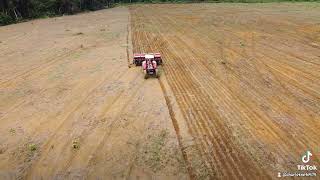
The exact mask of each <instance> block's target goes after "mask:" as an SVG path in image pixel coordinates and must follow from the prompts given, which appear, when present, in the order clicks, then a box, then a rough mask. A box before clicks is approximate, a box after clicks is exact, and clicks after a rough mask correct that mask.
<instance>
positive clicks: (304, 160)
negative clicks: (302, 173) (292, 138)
mask: <svg viewBox="0 0 320 180" xmlns="http://www.w3.org/2000/svg"><path fill="white" fill-rule="evenodd" d="M311 156H312V154H311V152H310V151H307V153H306V154H305V155H303V156H302V158H301V159H302V162H304V163H308V162H309V161H310V157H311Z"/></svg>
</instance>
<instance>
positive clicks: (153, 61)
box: [133, 53, 162, 79]
mask: <svg viewBox="0 0 320 180" xmlns="http://www.w3.org/2000/svg"><path fill="white" fill-rule="evenodd" d="M133 64H135V65H136V66H142V68H143V71H144V73H145V79H147V78H149V77H151V76H152V77H156V78H158V67H157V66H158V65H161V64H162V59H161V54H160V53H149V54H133Z"/></svg>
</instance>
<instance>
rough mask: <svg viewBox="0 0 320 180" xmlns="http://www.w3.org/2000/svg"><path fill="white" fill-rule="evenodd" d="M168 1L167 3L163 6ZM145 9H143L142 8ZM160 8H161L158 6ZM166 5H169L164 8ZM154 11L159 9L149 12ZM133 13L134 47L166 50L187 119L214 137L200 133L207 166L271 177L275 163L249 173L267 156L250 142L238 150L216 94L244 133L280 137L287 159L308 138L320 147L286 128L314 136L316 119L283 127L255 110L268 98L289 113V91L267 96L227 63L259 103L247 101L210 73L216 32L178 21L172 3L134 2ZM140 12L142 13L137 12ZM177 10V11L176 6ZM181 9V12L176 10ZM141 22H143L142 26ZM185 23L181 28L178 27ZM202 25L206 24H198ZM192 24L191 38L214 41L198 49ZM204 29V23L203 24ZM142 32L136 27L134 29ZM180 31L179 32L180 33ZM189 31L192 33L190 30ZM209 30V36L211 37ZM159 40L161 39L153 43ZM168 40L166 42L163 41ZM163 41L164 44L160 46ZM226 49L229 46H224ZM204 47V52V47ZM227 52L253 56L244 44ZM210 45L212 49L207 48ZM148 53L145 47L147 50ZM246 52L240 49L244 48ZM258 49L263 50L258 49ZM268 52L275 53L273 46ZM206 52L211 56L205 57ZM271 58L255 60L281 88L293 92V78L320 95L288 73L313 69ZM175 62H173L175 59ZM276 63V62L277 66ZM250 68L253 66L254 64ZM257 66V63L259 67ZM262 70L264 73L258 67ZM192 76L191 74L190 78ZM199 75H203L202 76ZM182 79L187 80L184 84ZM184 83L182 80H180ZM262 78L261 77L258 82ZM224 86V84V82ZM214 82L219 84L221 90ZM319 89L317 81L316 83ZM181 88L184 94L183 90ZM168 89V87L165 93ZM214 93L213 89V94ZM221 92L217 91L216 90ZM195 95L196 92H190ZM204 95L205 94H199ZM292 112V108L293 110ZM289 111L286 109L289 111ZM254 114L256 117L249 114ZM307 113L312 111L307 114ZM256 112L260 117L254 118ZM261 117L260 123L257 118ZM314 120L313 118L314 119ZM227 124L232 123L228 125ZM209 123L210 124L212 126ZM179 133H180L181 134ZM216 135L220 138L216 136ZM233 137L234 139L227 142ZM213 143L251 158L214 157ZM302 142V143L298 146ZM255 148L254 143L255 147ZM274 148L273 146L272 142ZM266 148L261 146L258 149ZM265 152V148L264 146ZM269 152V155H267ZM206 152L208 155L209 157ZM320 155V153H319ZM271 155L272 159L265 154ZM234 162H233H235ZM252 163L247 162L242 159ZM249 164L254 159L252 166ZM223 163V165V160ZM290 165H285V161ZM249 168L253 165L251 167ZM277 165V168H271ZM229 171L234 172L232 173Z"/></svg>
mask: <svg viewBox="0 0 320 180" xmlns="http://www.w3.org/2000/svg"><path fill="white" fill-rule="evenodd" d="M162 6H165V5H162ZM139 8H140V9H139ZM157 8H158V9H157ZM163 8H165V7H163ZM151 11H153V12H154V13H150V12H151ZM130 12H131V13H132V17H133V16H136V19H134V17H133V18H132V24H133V25H132V31H133V32H132V34H133V44H134V50H139V51H140V52H141V49H143V50H145V49H147V50H149V51H160V52H161V53H162V54H163V58H164V60H165V61H164V72H165V73H166V75H167V79H168V82H169V84H170V86H171V88H172V90H173V92H174V93H175V96H176V98H177V101H178V103H179V106H180V108H181V111H182V112H183V114H184V116H185V119H186V120H187V123H188V126H189V127H188V128H189V130H190V133H191V134H192V135H193V136H194V137H195V138H196V139H197V137H198V136H200V137H206V136H208V137H209V139H207V140H203V139H206V138H200V139H199V142H200V144H199V146H200V149H201V151H202V152H200V154H202V155H203V158H204V159H207V161H208V162H209V164H211V165H209V166H208V168H209V167H210V166H211V169H215V166H214V165H213V164H214V163H217V164H219V163H226V162H225V161H227V164H225V165H226V166H227V170H228V171H230V170H231V172H232V174H231V175H232V176H233V177H238V178H239V177H241V176H242V177H250V178H252V176H250V175H252V173H253V174H254V176H256V177H262V176H263V177H265V178H270V177H271V176H272V175H273V173H272V172H270V171H269V172H266V171H265V169H270V166H269V167H267V166H264V169H263V170H260V171H255V170H256V169H255V170H254V171H252V172H251V173H250V172H248V170H246V169H244V168H242V167H241V166H244V167H247V168H248V167H252V166H253V167H259V165H260V166H261V165H263V164H265V163H264V162H265V161H261V159H259V158H261V155H260V157H254V155H255V154H256V152H255V151H256V150H254V149H252V148H250V144H246V145H245V146H244V148H245V149H241V148H240V149H239V147H240V146H239V144H237V143H234V142H232V141H231V142H230V141H229V139H232V137H228V136H227V137H225V136H226V135H230V134H231V133H232V132H231V129H230V127H229V126H228V125H227V124H225V123H224V122H223V121H224V120H223V118H222V117H219V114H218V112H214V110H210V105H212V104H215V103H214V101H215V98H219V99H217V102H222V103H224V104H223V105H222V107H225V109H229V110H232V111H233V112H227V113H228V114H225V116H229V117H228V118H235V119H238V120H246V121H245V122H243V123H246V124H248V125H249V127H246V126H245V125H244V126H240V127H237V128H238V131H239V132H241V133H242V134H243V135H244V134H248V135H250V136H252V137H254V136H255V135H256V134H257V133H259V135H261V136H266V135H267V134H268V136H271V137H272V139H278V140H280V141H279V142H282V144H281V145H280V143H279V144H278V146H280V151H281V153H280V155H278V157H280V158H281V159H282V161H285V160H287V157H286V156H285V154H286V153H292V155H294V156H295V155H297V154H299V153H300V150H299V149H303V148H304V147H305V146H306V143H307V142H308V143H309V144H310V145H312V147H315V146H316V141H317V140H316V139H317V138H316V137H315V139H314V140H313V141H310V140H308V139H306V138H307V136H302V137H300V138H299V139H297V140H296V141H288V139H291V137H292V136H291V135H290V134H289V133H288V132H286V131H287V128H290V129H291V131H295V132H299V131H300V130H302V129H305V128H308V129H310V133H311V134H310V135H312V133H313V135H315V134H316V131H315V129H316V127H314V126H312V124H308V123H307V124H300V123H297V124H293V123H290V124H288V125H289V127H287V128H285V129H284V128H283V127H282V124H281V123H282V122H272V121H270V119H272V118H273V117H271V116H270V115H272V114H267V113H266V112H262V111H252V109H254V108H255V106H256V104H255V103H257V102H259V101H260V102H264V103H266V104H269V105H270V106H271V107H278V108H280V109H279V110H280V112H286V111H288V110H289V109H286V106H287V103H288V102H290V101H289V100H290V99H288V98H287V97H286V94H285V95H284V96H283V98H280V97H278V98H279V99H266V98H267V97H266V96H265V95H264V94H261V91H260V89H257V88H255V87H254V86H252V85H251V84H250V81H251V80H252V79H249V78H247V77H243V76H242V75H241V74H240V73H238V72H237V70H236V69H234V67H232V66H230V67H227V68H226V70H228V71H229V72H230V74H229V75H230V77H232V79H233V81H240V82H241V81H243V82H245V85H246V88H248V94H250V96H251V97H252V98H255V99H257V100H256V102H246V101H244V97H243V96H241V97H236V96H235V94H237V92H235V91H234V89H233V87H232V86H231V85H229V84H226V85H223V83H224V81H223V80H222V79H220V78H219V77H215V78H217V79H212V78H209V76H210V75H211V76H213V75H214V72H213V69H211V67H213V66H210V65H209V66H206V65H205V64H204V62H205V61H206V56H213V57H216V58H219V57H217V56H216V55H215V54H213V53H212V52H210V51H208V50H209V49H210V48H214V46H211V45H209V43H214V44H215V45H218V46H219V43H220V42H219V41H216V40H214V39H212V38H211V37H210V36H212V32H211V33H210V32H208V34H205V33H203V32H200V31H198V30H197V29H196V28H195V27H198V26H196V25H194V24H188V25H187V26H183V25H181V23H180V24H179V23H177V22H176V21H175V20H174V19H172V18H173V17H174V15H176V14H170V8H169V14H160V13H157V12H162V11H161V5H152V6H148V8H147V9H145V10H143V6H141V7H139V6H138V7H131V9H130ZM137 12H138V13H137ZM173 12H174V11H173ZM176 12H179V10H178V11H176ZM179 22H191V21H179ZM134 23H136V24H134ZM137 24H138V25H137ZM148 24H151V25H150V26H147V25H148ZM168 24H170V25H169V27H168V29H166V27H165V26H168ZM151 26H152V27H155V28H154V29H152V28H151V29H149V28H150V27H151ZM179 26H180V27H179ZM199 26H200V27H201V24H199ZM188 27H191V28H189V31H188V33H191V35H193V34H194V35H195V36H189V37H190V38H189V39H192V38H199V40H200V41H202V40H203V39H205V40H208V44H205V45H209V46H207V47H201V46H200V47H199V48H197V50H194V49H193V48H194V46H191V45H192V42H189V41H188V39H187V38H185V36H183V35H184V33H185V31H184V28H188ZM199 29H201V28H199ZM223 30H225V31H226V32H227V35H228V37H229V38H231V39H237V40H239V39H240V40H241V39H242V38H241V37H240V36H238V35H237V34H235V33H233V32H232V31H230V30H229V29H223ZM135 31H137V32H135ZM175 31H177V32H179V34H178V35H176V34H175V33H177V32H175ZM189 35H190V34H189ZM209 35H210V36H209ZM154 41H156V42H154ZM159 41H163V42H161V43H160V42H159ZM145 44H147V45H149V46H148V47H147V48H145ZM159 44H160V45H159ZM163 44H165V45H167V46H168V47H163V46H162V45H163ZM260 44H262V48H263V47H267V46H266V45H265V44H263V43H260ZM224 48H225V47H224ZM202 49H204V51H202ZM225 49H226V52H225V53H229V54H232V55H234V54H235V55H236V57H242V58H246V57H247V56H248V55H247V54H245V53H246V52H245V51H242V53H239V49H235V48H234V47H231V46H230V47H226V48H225ZM177 50H180V51H181V52H182V53H184V54H182V53H179V52H178V51H177ZM206 50H207V51H206ZM139 51H135V52H139ZM142 52H143V51H142ZM240 52H241V50H240ZM257 53H258V52H257ZM266 53H270V50H269V51H268V52H266ZM266 53H263V52H259V53H258V55H262V56H264V57H266V56H267V54H266ZM281 53H286V52H278V53H277V55H278V56H279V57H280V56H281ZM205 54H206V56H205ZM288 55H289V56H290V57H294V58H298V57H299V56H294V54H292V53H288ZM268 59H269V61H270V62H268V63H269V64H266V63H264V62H262V61H258V64H254V63H253V66H255V67H256V68H257V66H258V65H259V63H260V64H261V65H263V67H264V70H266V71H267V72H268V73H270V74H272V75H273V76H275V78H276V79H277V81H278V82H279V83H280V85H279V86H278V88H279V87H282V88H283V89H285V91H288V90H287V88H285V87H284V85H283V84H281V81H282V80H283V79H285V78H287V79H286V81H285V82H287V83H290V84H292V85H295V87H296V88H298V89H301V90H303V92H304V93H306V94H309V95H310V96H312V97H313V98H316V99H317V98H318V95H317V93H316V92H315V91H313V89H310V88H309V87H308V86H307V85H305V84H302V83H299V82H298V81H296V82H292V81H295V80H296V79H293V78H290V77H289V76H288V75H287V73H296V74H300V75H302V76H303V77H304V78H305V79H306V80H309V81H312V80H313V79H314V78H316V77H317V75H316V74H314V73H308V74H305V72H306V71H305V70H304V69H302V70H301V71H300V68H295V66H293V65H294V64H288V63H287V62H286V60H284V61H282V62H277V61H276V59H274V58H272V57H269V58H268ZM173 61H174V62H173ZM190 61H192V67H190V66H188V65H185V64H186V63H188V62H190ZM302 62H303V63H308V62H307V61H305V60H303V61H302ZM311 64H313V65H314V66H317V65H318V64H317V63H313V62H312V63H311ZM275 65H277V66H275ZM249 68H250V67H248V68H247V69H248V70H250V71H251V69H249ZM257 69H258V68H257ZM281 69H282V70H283V69H285V70H286V72H285V73H284V72H282V71H281ZM274 72H277V73H280V74H281V76H279V75H275V74H274ZM258 73H260V74H261V72H258ZM186 77H187V78H186ZM199 77H201V78H200V79H199ZM181 82H183V83H181ZM179 83H180V84H179ZM258 83H259V82H258ZM203 84H207V86H206V89H205V90H204V89H203V88H204V87H203V86H202V85H203ZM219 86H220V87H219ZM215 87H216V88H217V87H219V89H217V90H218V91H217V92H216V90H215ZM314 88H315V89H316V86H315V87H314ZM178 92H179V93H178ZM164 93H165V92H164ZM212 93H213V94H212ZM217 93H218V94H217ZM219 93H221V95H222V96H219ZM189 94H190V95H192V96H191V97H188V96H189ZM199 94H200V95H199ZM289 94H290V97H291V98H293V99H296V98H297V97H296V96H294V95H293V92H292V91H290V92H289ZM228 101H229V102H236V103H235V104H233V103H229V102H228ZM189 107H191V110H195V111H194V112H191V113H190V112H188V108H189ZM234 112H239V113H238V114H234ZM306 112H310V111H309V110H308V109H305V110H304V111H299V112H296V113H294V114H293V115H294V116H297V117H304V116H305V115H306ZM188 113H189V115H190V116H191V117H192V118H194V117H196V119H197V121H196V122H195V123H192V122H189V121H190V120H188ZM288 113H290V112H288ZM284 115H285V114H284ZM250 116H251V117H250ZM307 116H308V114H307ZM212 117H215V118H216V119H214V120H213V121H212V120H211V118H212ZM253 117H255V118H253ZM310 117H311V116H308V117H306V118H307V119H306V120H305V121H308V119H309V118H310ZM256 121H258V122H256ZM312 122H313V121H312ZM226 126H227V127H226ZM207 127H210V128H207ZM256 127H260V128H262V129H263V130H264V129H266V130H267V131H268V132H267V133H266V132H261V134H260V132H259V131H255V130H254V129H256ZM213 130H217V131H218V133H216V132H215V131H213ZM177 136H178V135H177ZM215 139H216V140H215ZM252 140H254V141H255V144H257V145H259V146H260V147H264V146H263V144H260V141H259V140H258V139H254V138H252ZM228 141H229V142H228ZM210 144H215V145H218V151H221V152H222V153H223V152H225V151H226V150H228V149H229V150H230V149H231V151H233V150H235V151H241V150H246V151H247V154H245V155H244V156H245V157H250V156H252V157H251V158H249V159H243V157H242V155H238V154H237V155H236V156H233V154H232V153H231V155H230V157H226V158H224V159H223V158H221V156H223V155H219V152H215V153H218V155H217V156H218V158H221V159H215V156H210V155H208V153H207V152H208V150H210ZM297 147H298V148H297ZM253 148H255V147H253ZM269 148H273V147H269ZM258 151H261V150H258ZM261 152H263V151H261ZM263 156H266V155H263ZM206 157H207V158H206ZM316 159H317V158H316ZM230 160H231V164H229V163H230V162H229V161H230ZM266 160H268V159H266ZM232 161H233V162H232ZM256 161H260V162H258V164H257V163H256ZM243 162H247V163H243ZM249 164H254V165H252V166H250V165H249ZM220 165H221V164H220ZM283 168H285V166H283ZM232 169H233V171H232ZM249 169H250V168H249ZM271 169H272V168H271ZM242 172H246V173H247V174H241V173H242ZM220 173H221V174H219V175H218V176H216V177H221V175H222V174H226V172H220ZM228 175H230V174H228Z"/></svg>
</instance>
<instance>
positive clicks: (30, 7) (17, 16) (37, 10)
mask: <svg viewBox="0 0 320 180" xmlns="http://www.w3.org/2000/svg"><path fill="white" fill-rule="evenodd" d="M112 2H113V0H0V25H6V24H10V23H14V22H17V21H20V20H23V19H32V18H38V17H46V16H54V15H63V14H73V13H77V12H80V11H85V10H97V9H102V8H105V7H110V6H111V5H112Z"/></svg>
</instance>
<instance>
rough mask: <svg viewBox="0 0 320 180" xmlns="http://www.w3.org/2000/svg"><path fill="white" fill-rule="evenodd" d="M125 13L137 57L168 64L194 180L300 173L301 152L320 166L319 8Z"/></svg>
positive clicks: (172, 8) (171, 8)
mask: <svg viewBox="0 0 320 180" xmlns="http://www.w3.org/2000/svg"><path fill="white" fill-rule="evenodd" d="M130 12H131V18H132V19H131V21H132V36H133V47H134V48H133V51H134V52H155V51H159V52H161V53H162V55H163V56H164V62H165V64H164V66H163V70H164V72H165V75H166V78H167V81H168V84H169V86H170V87H171V90H172V92H173V94H174V97H175V99H176V102H177V104H178V107H179V108H180V110H181V113H182V116H183V120H180V121H179V120H177V123H176V125H175V129H176V132H177V134H178V138H179V141H180V142H181V146H182V151H183V154H185V156H184V157H185V159H186V161H187V165H188V170H189V171H188V172H189V173H190V177H195V178H196V179H202V178H226V177H227V178H231V179H237V178H244V179H261V178H265V179H268V178H277V175H278V172H297V165H298V164H303V163H302V161H301V156H302V155H303V154H304V153H305V152H306V151H307V150H311V152H313V156H312V158H311V159H312V163H313V164H316V165H318V167H319V152H320V149H319V142H320V131H319V129H320V6H319V4H188V5H172V4H166V5H145V6H132V7H130ZM169 108H170V107H169ZM179 125H180V126H181V127H182V128H181V127H179ZM181 131H184V134H188V133H189V134H190V135H191V139H192V140H191V142H190V137H187V138H185V135H180V133H181ZM312 163H311V164H312Z"/></svg>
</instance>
